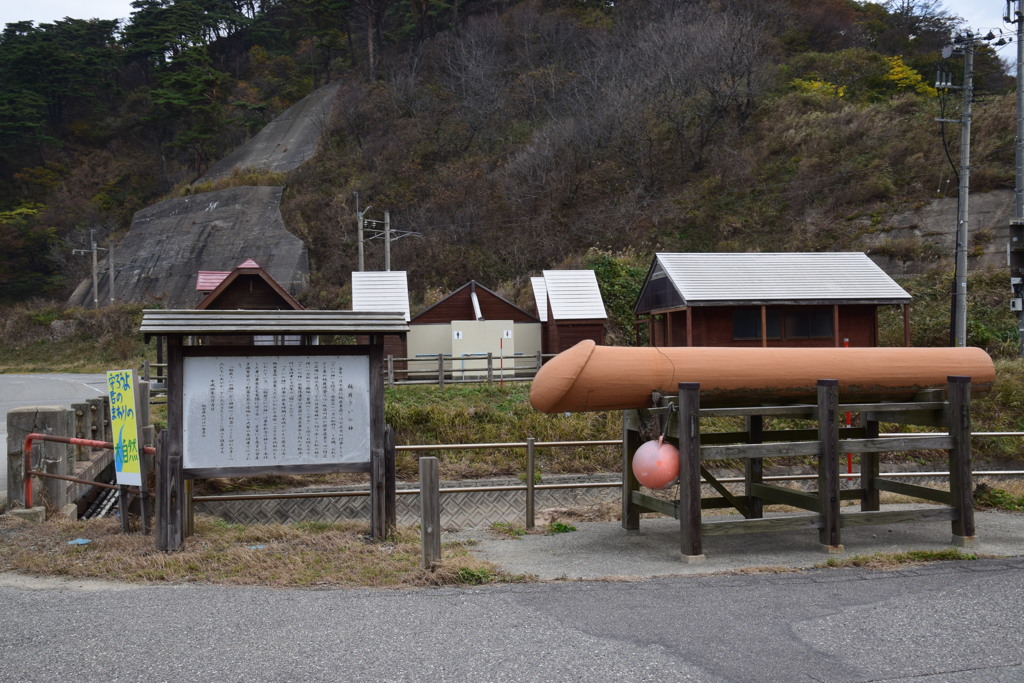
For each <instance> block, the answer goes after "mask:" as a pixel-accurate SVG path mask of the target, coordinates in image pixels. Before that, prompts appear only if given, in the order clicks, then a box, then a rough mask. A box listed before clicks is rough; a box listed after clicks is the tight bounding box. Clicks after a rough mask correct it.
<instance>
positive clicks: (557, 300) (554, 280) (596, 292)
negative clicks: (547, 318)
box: [544, 270, 608, 320]
mask: <svg viewBox="0 0 1024 683" xmlns="http://www.w3.org/2000/svg"><path fill="white" fill-rule="evenodd" d="M544 285H545V287H546V288H547V291H548V301H549V302H551V317H552V319H554V320H594V319H601V320H604V319H605V318H607V317H608V314H607V313H606V312H605V310H604V300H603V299H601V288H600V287H598V285H597V276H596V275H595V274H594V271H592V270H545V271H544Z"/></svg>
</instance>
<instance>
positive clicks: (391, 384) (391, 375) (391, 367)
mask: <svg viewBox="0 0 1024 683" xmlns="http://www.w3.org/2000/svg"><path fill="white" fill-rule="evenodd" d="M388 388H389V389H394V388H395V357H394V356H392V355H391V354H390V353H389V354H388Z"/></svg>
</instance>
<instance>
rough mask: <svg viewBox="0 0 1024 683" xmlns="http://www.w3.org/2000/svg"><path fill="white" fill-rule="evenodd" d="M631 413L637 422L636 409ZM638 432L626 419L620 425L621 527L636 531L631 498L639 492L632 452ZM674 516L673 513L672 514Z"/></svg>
mask: <svg viewBox="0 0 1024 683" xmlns="http://www.w3.org/2000/svg"><path fill="white" fill-rule="evenodd" d="M627 412H629V413H632V414H633V416H635V417H636V419H637V421H638V422H639V416H638V413H637V411H635V410H630V411H627ZM640 445H641V441H640V432H639V431H637V430H636V429H634V428H633V427H632V426H627V424H626V420H623V425H622V528H623V529H627V530H629V531H636V530H637V529H639V528H640V510H639V509H638V508H637V506H636V503H635V502H634V500H633V495H634V494H636V493H639V491H640V482H639V481H638V480H637V478H636V475H635V474H633V454H634V453H636V449H638V448H640ZM673 516H674V515H673Z"/></svg>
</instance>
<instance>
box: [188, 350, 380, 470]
mask: <svg viewBox="0 0 1024 683" xmlns="http://www.w3.org/2000/svg"><path fill="white" fill-rule="evenodd" d="M369 374H370V373H369V359H368V358H367V357H365V356H219V357H189V358H186V359H185V372H184V392H183V393H184V417H185V419H184V441H185V449H184V464H185V468H186V469H200V468H216V467H261V466H277V465H315V464H327V463H352V462H367V461H369V459H370V391H369Z"/></svg>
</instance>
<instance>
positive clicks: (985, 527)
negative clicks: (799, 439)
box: [449, 505, 1024, 579]
mask: <svg viewBox="0 0 1024 683" xmlns="http://www.w3.org/2000/svg"><path fill="white" fill-rule="evenodd" d="M898 507H900V506H895V505H888V506H883V509H884V510H892V509H897V508H898ZM975 521H976V527H977V531H978V539H979V546H978V547H976V548H971V549H967V550H966V551H965V552H970V553H976V554H981V555H986V556H996V557H1021V556H1024V513H1011V512H982V511H977V512H976V513H975ZM573 526H575V527H576V531H573V532H569V533H561V534H555V535H550V536H548V535H544V534H542V533H538V534H527V535H526V536H522V537H519V538H508V537H504V536H500V535H498V534H496V533H495V532H493V531H490V530H489V529H470V530H465V531H460V532H458V533H452V534H449V538H451V539H452V540H455V539H458V540H472V541H474V542H475V545H473V552H474V553H475V554H477V555H478V556H480V557H482V558H484V559H486V560H489V561H491V562H494V563H495V564H497V565H498V566H500V567H502V568H504V569H506V570H507V571H509V572H512V573H526V574H533V575H536V576H537V577H539V578H541V579H562V578H564V579H598V578H608V577H627V578H647V577H655V576H676V575H682V574H710V573H718V572H732V571H752V570H757V569H759V568H765V567H784V568H787V569H803V568H809V567H814V566H815V565H819V564H821V563H823V562H826V561H827V560H828V559H829V557H835V558H837V559H843V558H844V557H852V556H854V555H870V554H873V553H893V552H905V551H908V550H945V549H948V548H950V547H951V545H950V540H951V537H952V533H951V531H950V523H949V522H948V521H929V522H916V523H903V524H892V525H879V526H865V527H855V528H850V529H843V536H842V537H843V545H844V548H845V550H844V552H843V553H840V554H837V555H828V554H826V553H825V552H824V551H823V550H822V549H821V546H820V545H819V544H818V537H817V533H816V532H815V531H814V530H813V529H811V530H807V531H778V532H771V533H761V534H743V535H729V536H707V537H705V538H704V554H705V557H706V560H705V561H704V562H702V563H699V564H687V563H684V562H683V561H682V560H681V559H680V557H681V556H680V553H679V522H677V521H676V520H674V519H668V518H658V519H644V520H641V522H640V530H639V531H626V530H624V529H623V528H622V526H621V525H620V523H619V522H577V523H574V524H573Z"/></svg>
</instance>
